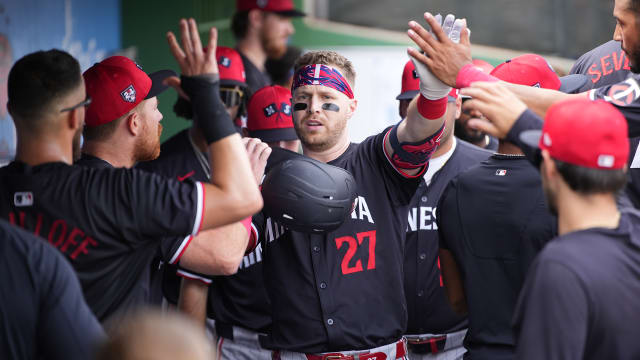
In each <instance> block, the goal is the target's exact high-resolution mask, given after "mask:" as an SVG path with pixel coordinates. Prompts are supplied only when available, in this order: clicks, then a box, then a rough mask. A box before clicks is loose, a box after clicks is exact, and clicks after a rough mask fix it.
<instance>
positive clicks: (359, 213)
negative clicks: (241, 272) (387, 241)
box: [260, 196, 375, 258]
mask: <svg viewBox="0 0 640 360" xmlns="http://www.w3.org/2000/svg"><path fill="white" fill-rule="evenodd" d="M351 219H353V220H362V221H366V222H368V223H371V224H375V221H374V220H373V215H372V214H371V211H370V210H369V206H368V205H367V200H366V199H365V198H364V196H358V197H357V198H356V201H355V205H354V207H353V211H352V212H351ZM285 231H286V228H285V227H284V226H282V225H280V224H279V223H277V222H276V221H274V220H273V219H271V218H270V217H269V218H267V221H266V225H265V231H264V234H265V235H264V236H265V240H266V241H267V242H272V241H274V240H277V239H279V238H280V237H281V236H282V235H283V234H284V233H285ZM260 258H262V256H261V257H260Z"/></svg>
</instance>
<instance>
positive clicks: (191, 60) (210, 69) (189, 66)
mask: <svg viewBox="0 0 640 360" xmlns="http://www.w3.org/2000/svg"><path fill="white" fill-rule="evenodd" d="M180 35H181V41H182V48H181V47H180V44H178V40H177V39H176V36H175V35H174V34H173V33H172V32H171V31H169V32H168V33H167V41H168V42H169V49H170V50H171V54H173V57H174V58H176V61H177V62H178V65H180V71H181V72H182V75H184V76H196V75H203V74H217V73H218V63H217V62H216V47H217V45H218V30H217V29H216V28H213V27H212V28H211V29H209V43H208V44H207V48H206V51H204V49H203V48H202V42H201V41H200V34H199V32H198V26H197V24H196V21H195V20H194V19H189V20H188V21H187V20H185V19H180Z"/></svg>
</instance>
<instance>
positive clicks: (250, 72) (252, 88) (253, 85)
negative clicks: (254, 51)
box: [238, 50, 272, 96]
mask: <svg viewBox="0 0 640 360" xmlns="http://www.w3.org/2000/svg"><path fill="white" fill-rule="evenodd" d="M238 54H240V57H241V58H242V64H243V65H244V73H245V75H246V77H247V85H248V86H249V96H251V95H253V93H255V92H256V91H258V90H260V89H262V88H263V87H265V86H269V85H271V83H272V81H271V77H270V76H269V74H268V73H267V72H266V71H260V69H258V67H257V66H255V65H254V64H253V63H252V62H251V60H249V58H248V57H246V56H244V54H243V53H242V52H241V51H240V50H238Z"/></svg>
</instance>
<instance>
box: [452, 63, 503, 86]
mask: <svg viewBox="0 0 640 360" xmlns="http://www.w3.org/2000/svg"><path fill="white" fill-rule="evenodd" d="M476 81H491V82H496V81H500V79H498V78H497V77H495V76H492V75H489V74H487V73H484V72H482V70H480V69H478V68H477V67H476V66H475V65H473V64H467V65H465V66H463V67H462V69H460V71H459V72H458V76H457V77H456V88H458V89H462V88H466V87H469V86H470V85H471V83H473V82H476Z"/></svg>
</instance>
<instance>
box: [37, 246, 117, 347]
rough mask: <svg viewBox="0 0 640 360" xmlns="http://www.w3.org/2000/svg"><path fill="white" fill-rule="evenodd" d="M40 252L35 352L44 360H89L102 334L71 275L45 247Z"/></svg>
mask: <svg viewBox="0 0 640 360" xmlns="http://www.w3.org/2000/svg"><path fill="white" fill-rule="evenodd" d="M38 245H39V246H38V247H40V250H41V258H40V261H38V262H37V264H38V265H37V266H38V270H39V274H38V275H39V276H38V278H39V280H37V281H39V282H40V283H39V284H38V286H39V287H40V288H41V289H43V291H42V293H41V295H40V309H39V314H40V315H39V317H38V328H37V332H38V334H37V336H36V338H37V339H38V342H39V344H38V347H39V352H40V353H41V354H46V358H47V359H90V358H92V357H93V355H94V351H95V347H96V346H97V345H98V344H99V343H100V342H101V341H103V340H104V339H105V334H104V331H103V329H102V327H101V325H100V323H99V322H98V320H97V319H96V317H95V316H94V315H93V313H92V312H91V309H89V306H88V305H87V304H86V302H85V300H84V296H83V294H82V289H81V287H80V283H79V281H78V278H77V277H76V274H75V272H74V271H73V269H72V268H71V266H70V265H69V263H68V262H67V261H66V259H64V258H63V257H62V256H61V255H60V254H59V253H58V252H57V251H56V250H54V249H53V248H49V247H48V245H47V244H46V243H40V244H38Z"/></svg>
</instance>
